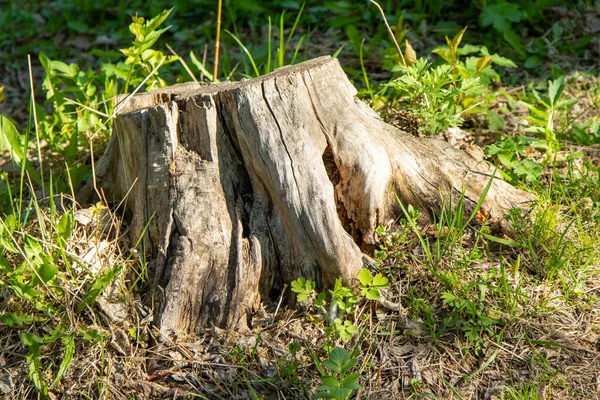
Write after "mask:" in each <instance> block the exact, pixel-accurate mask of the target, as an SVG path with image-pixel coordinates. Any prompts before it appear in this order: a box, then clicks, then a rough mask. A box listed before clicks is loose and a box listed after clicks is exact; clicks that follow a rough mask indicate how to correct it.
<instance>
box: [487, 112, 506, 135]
mask: <svg viewBox="0 0 600 400" xmlns="http://www.w3.org/2000/svg"><path fill="white" fill-rule="evenodd" d="M487 120H488V129H489V130H491V131H501V130H503V129H504V119H503V118H502V117H501V116H500V115H498V114H497V113H495V112H493V111H488V113H487Z"/></svg>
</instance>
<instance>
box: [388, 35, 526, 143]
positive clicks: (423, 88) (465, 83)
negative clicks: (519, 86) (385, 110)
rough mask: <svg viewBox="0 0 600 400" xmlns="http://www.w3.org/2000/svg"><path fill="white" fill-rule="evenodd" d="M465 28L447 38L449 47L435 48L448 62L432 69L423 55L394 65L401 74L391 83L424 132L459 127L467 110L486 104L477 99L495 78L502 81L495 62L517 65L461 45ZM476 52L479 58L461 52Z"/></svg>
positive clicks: (477, 47) (506, 65) (397, 95)
mask: <svg viewBox="0 0 600 400" xmlns="http://www.w3.org/2000/svg"><path fill="white" fill-rule="evenodd" d="M466 29H467V28H464V29H462V30H461V31H460V32H459V33H458V34H457V35H456V36H454V38H452V39H449V38H448V37H446V43H447V46H445V47H440V48H437V49H435V50H434V51H433V52H434V53H435V54H438V55H439V56H440V57H442V59H443V60H444V61H445V62H446V64H443V65H439V66H437V67H434V68H433V67H432V66H431V64H430V63H429V62H428V61H426V60H425V59H423V58H420V59H417V60H416V61H414V63H412V64H410V65H408V66H406V67H405V66H402V65H399V66H396V67H395V68H394V70H395V71H397V72H400V73H401V74H402V75H401V76H400V77H399V78H397V79H396V80H394V81H392V82H391V83H390V84H389V86H390V87H391V88H392V89H393V91H394V92H395V93H394V96H396V97H398V101H399V102H400V103H401V104H402V102H405V103H407V107H408V111H409V112H410V113H411V114H413V115H415V116H417V117H418V119H419V125H420V127H421V130H422V132H423V133H425V134H437V133H439V132H443V131H445V130H447V129H448V128H450V127H452V126H460V125H461V124H462V122H463V118H462V116H463V114H464V113H466V112H467V111H470V110H474V109H475V108H476V107H478V106H480V105H482V104H484V103H485V102H484V101H479V102H478V99H479V98H481V96H482V95H483V94H484V93H485V89H486V87H487V85H489V84H490V82H491V81H492V80H499V75H498V73H497V72H496V71H494V70H493V69H492V67H491V65H492V64H497V65H500V66H504V67H516V65H515V64H514V63H513V62H512V61H511V60H509V59H507V58H504V57H500V56H499V55H497V54H490V53H489V52H488V50H487V48H486V47H485V46H471V45H465V46H463V47H459V45H460V43H461V41H462V37H463V35H464V33H465V30H466ZM409 46H410V45H409V44H408V42H407V46H406V48H407V50H409V49H412V47H409ZM474 53H479V57H474V56H470V57H467V58H466V59H465V61H461V60H460V56H461V55H469V54H474Z"/></svg>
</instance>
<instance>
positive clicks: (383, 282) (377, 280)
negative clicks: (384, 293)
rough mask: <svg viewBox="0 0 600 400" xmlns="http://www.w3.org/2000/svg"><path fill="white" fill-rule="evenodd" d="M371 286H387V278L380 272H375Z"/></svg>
mask: <svg viewBox="0 0 600 400" xmlns="http://www.w3.org/2000/svg"><path fill="white" fill-rule="evenodd" d="M373 286H377V287H380V288H382V287H387V286H388V278H386V277H385V276H383V275H381V274H377V275H375V276H374V277H373Z"/></svg>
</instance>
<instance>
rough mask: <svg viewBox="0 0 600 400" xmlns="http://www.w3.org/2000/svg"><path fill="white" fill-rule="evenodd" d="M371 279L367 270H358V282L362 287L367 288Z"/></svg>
mask: <svg viewBox="0 0 600 400" xmlns="http://www.w3.org/2000/svg"><path fill="white" fill-rule="evenodd" d="M372 279H373V277H372V276H371V273H370V272H369V270H368V269H367V268H363V269H361V270H360V272H359V274H358V280H359V281H360V283H361V284H363V285H364V286H367V285H369V284H370V283H371V281H372Z"/></svg>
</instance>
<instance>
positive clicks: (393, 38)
mask: <svg viewBox="0 0 600 400" xmlns="http://www.w3.org/2000/svg"><path fill="white" fill-rule="evenodd" d="M219 1H220V0H219ZM369 1H370V2H371V3H373V4H375V6H376V7H377V8H379V12H380V13H381V16H382V17H383V22H384V23H385V26H386V28H387V30H388V32H389V34H390V36H391V37H392V40H393V41H394V44H395V45H396V50H398V54H400V58H401V59H402V64H404V67H406V60H404V54H402V50H401V49H400V45H399V44H398V41H397V40H396V36H394V32H392V28H390V25H389V24H388V22H387V19H386V18H385V13H384V12H383V8H381V6H380V5H379V3H377V2H376V1H375V0H369Z"/></svg>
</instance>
